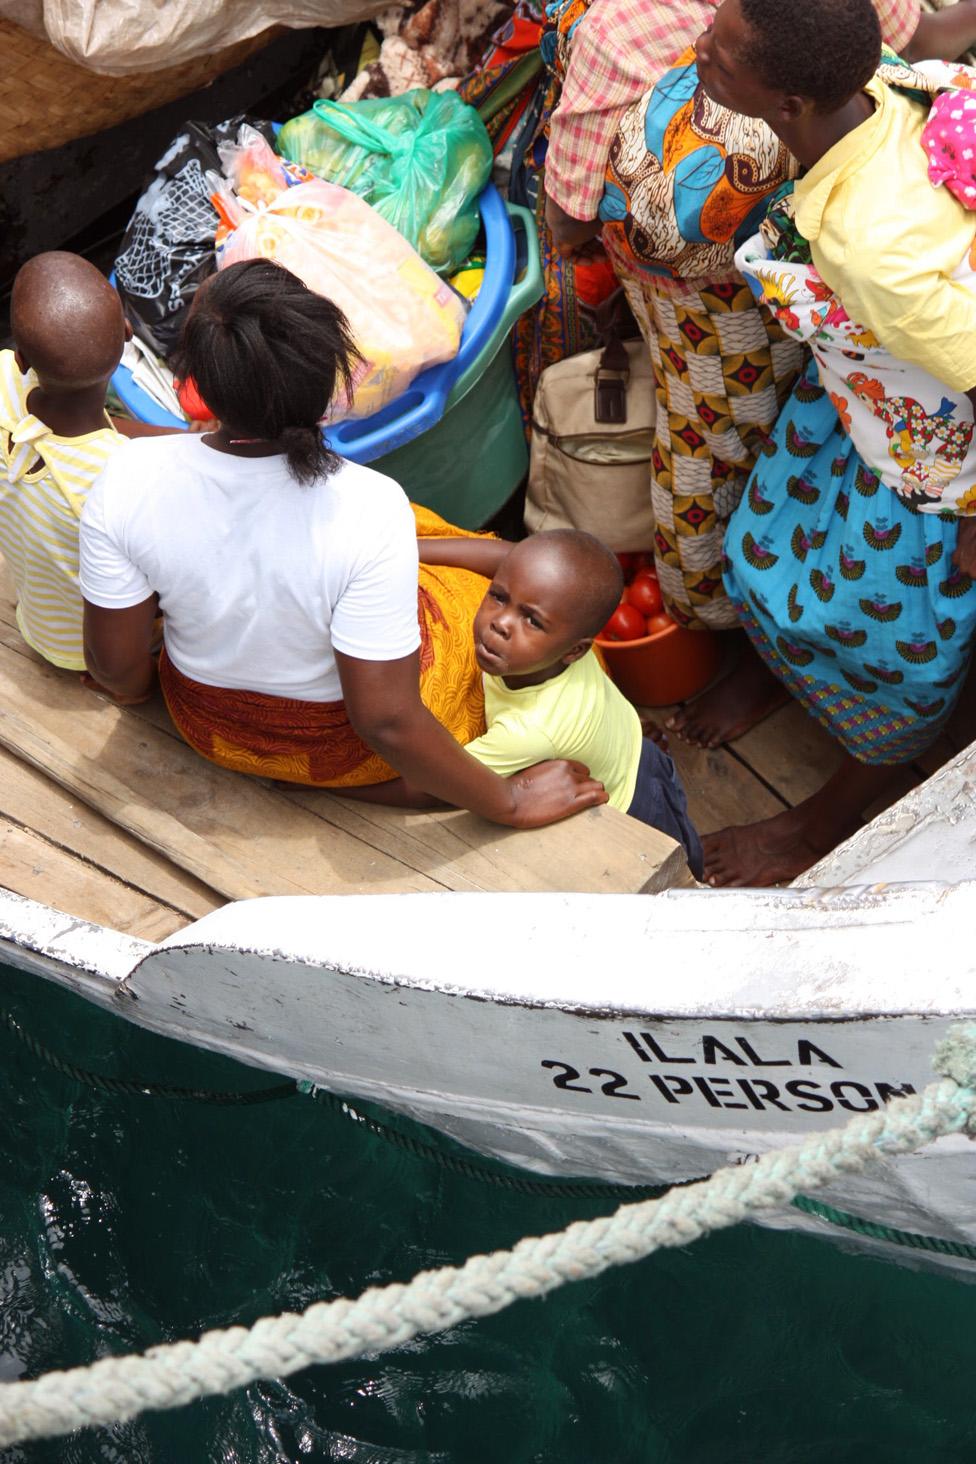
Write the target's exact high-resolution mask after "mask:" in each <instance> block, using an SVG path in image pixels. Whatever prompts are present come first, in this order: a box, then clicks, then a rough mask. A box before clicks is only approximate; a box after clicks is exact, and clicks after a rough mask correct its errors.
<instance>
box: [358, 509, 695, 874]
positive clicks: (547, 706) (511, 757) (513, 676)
mask: <svg viewBox="0 0 976 1464" xmlns="http://www.w3.org/2000/svg"><path fill="white" fill-rule="evenodd" d="M419 550H420V558H421V559H422V560H423V561H424V563H426V564H452V565H456V566H457V567H458V568H461V569H470V570H473V571H474V572H475V573H478V574H483V575H485V576H486V577H488V578H489V579H490V581H491V583H490V584H489V586H488V590H487V592H486V594H485V598H484V600H483V601H482V603H481V607H480V609H479V610H478V613H477V615H476V617H475V622H474V643H475V655H476V656H477V659H478V664H479V666H480V667H481V670H482V671H483V673H484V684H485V721H486V723H487V731H486V732H485V733H484V735H483V736H481V737H478V738H477V739H476V740H475V741H474V742H469V743H468V745H467V750H468V752H469V753H471V755H472V756H473V757H476V758H477V759H478V761H479V762H482V763H484V764H485V765H486V766H487V767H490V768H491V769H492V770H493V772H496V773H499V774H501V775H502V776H503V777H504V776H511V775H512V774H515V773H518V772H521V771H522V770H523V769H524V768H528V767H533V766H534V765H535V764H536V763H541V762H546V761H548V760H549V759H550V758H569V759H572V760H574V761H576V762H580V763H584V764H585V765H586V767H588V768H589V770H590V776H591V777H593V778H596V779H598V781H599V782H601V783H602V784H603V786H604V788H605V789H606V791H607V799H608V802H609V803H610V804H612V806H613V807H614V808H618V809H620V810H621V812H623V813H629V814H630V815H631V817H632V818H639V819H640V820H641V821H642V822H644V823H647V824H650V825H652V826H653V827H654V828H656V829H660V830H661V831H662V832H663V833H665V834H669V835H670V836H671V838H673V839H676V840H677V842H678V843H680V844H682V845H683V846H684V849H685V853H686V854H687V856H688V864H689V867H690V868H691V870H692V873H693V874H694V875H695V876H696V877H697V878H700V877H701V873H702V850H701V841H700V840H699V837H698V834H697V833H696V831H695V829H694V826H693V825H692V823H691V820H690V819H689V817H688V807H687V803H686V800H685V793H684V789H683V788H682V786H681V783H680V781H679V779H678V775H677V772H676V771H675V767H674V764H673V762H672V761H671V759H670V757H668V755H667V753H666V752H664V751H663V750H662V749H661V748H660V747H659V746H658V745H657V744H656V743H655V742H654V741H653V740H652V739H651V738H649V737H644V735H643V732H642V728H641V723H640V718H639V717H638V715H637V712H636V710H635V709H634V707H633V706H632V705H631V704H630V702H629V701H627V699H626V697H625V696H624V695H623V694H622V692H620V691H618V690H617V688H616V686H614V684H613V682H612V681H611V680H610V677H609V676H608V675H607V674H606V672H605V671H604V669H603V667H602V666H601V664H600V661H599V660H598V658H597V655H596V652H595V651H594V649H593V639H594V637H595V636H596V634H597V632H598V631H599V630H600V629H601V628H602V627H603V626H604V625H605V624H606V622H607V620H608V619H609V617H610V615H611V614H612V613H613V610H614V608H615V607H616V605H617V603H618V602H619V600H620V592H621V590H622V588H623V575H622V573H621V569H620V565H619V563H618V561H617V558H616V555H614V554H613V553H612V551H611V550H609V549H608V548H607V547H606V545H605V544H602V543H601V542H600V540H599V539H595V538H594V537H593V535H592V534H584V533H581V532H579V531H578V530H576V529H555V530H552V531H551V532H548V533H541V534H534V535H532V537H531V538H529V539H525V540H523V541H522V542H521V543H519V544H514V545H511V544H505V543H502V542H500V541H499V540H497V539H488V538H481V539H475V538H472V539H464V538H456V539H421V540H420V541H419ZM383 790H384V792H385V793H386V794H387V795H389V794H390V793H391V791H392V790H390V788H389V785H387V784H384V785H383ZM413 791H414V790H407V797H405V798H396V793H395V791H392V796H393V799H394V800H395V801H400V802H410V803H412V802H415V801H416V802H420V801H421V800H420V799H416V800H415V798H414V796H413ZM384 801H385V800H384Z"/></svg>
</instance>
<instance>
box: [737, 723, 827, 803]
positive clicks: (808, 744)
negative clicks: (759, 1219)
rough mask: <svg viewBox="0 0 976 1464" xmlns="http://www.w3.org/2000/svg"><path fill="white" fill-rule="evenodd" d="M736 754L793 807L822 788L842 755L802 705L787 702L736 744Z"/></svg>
mask: <svg viewBox="0 0 976 1464" xmlns="http://www.w3.org/2000/svg"><path fill="white" fill-rule="evenodd" d="M732 745H733V747H734V749H735V752H736V754H737V755H738V756H739V757H741V758H742V760H743V761H744V762H746V763H748V765H749V766H750V767H751V768H753V769H754V770H755V771H756V772H757V773H759V774H760V776H761V777H762V778H763V780H764V781H765V782H767V783H769V784H770V786H771V787H773V788H775V790H776V792H777V793H778V795H779V796H780V798H782V799H784V800H785V802H787V803H788V804H789V805H790V806H791V807H792V806H794V805H795V804H797V803H802V802H803V800H804V798H809V797H810V795H811V793H816V792H817V790H818V789H819V788H822V787H823V785H824V783H826V781H827V779H828V778H829V777H830V776H831V774H832V773H834V772H836V770H837V768H838V766H839V765H840V762H841V758H842V756H843V753H842V751H841V747H840V744H839V743H837V742H835V741H834V739H833V738H832V737H831V735H830V733H829V732H828V731H827V730H826V729H825V728H824V727H822V726H821V725H820V723H819V722H817V721H815V720H814V718H813V717H811V716H809V715H808V714H807V713H806V712H805V711H804V710H803V708H802V707H801V706H800V704H799V702H788V703H787V705H786V706H785V707H780V709H779V711H777V712H774V713H773V715H772V716H771V717H767V718H766V720H765V721H764V722H760V723H759V725H758V726H757V727H753V728H752V730H751V732H747V733H746V734H745V736H744V737H740V738H739V739H738V741H736V742H734V743H733V744H732Z"/></svg>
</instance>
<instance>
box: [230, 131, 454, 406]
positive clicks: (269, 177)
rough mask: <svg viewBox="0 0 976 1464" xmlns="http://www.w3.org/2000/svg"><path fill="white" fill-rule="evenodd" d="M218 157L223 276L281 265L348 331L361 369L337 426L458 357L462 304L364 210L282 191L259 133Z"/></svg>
mask: <svg viewBox="0 0 976 1464" xmlns="http://www.w3.org/2000/svg"><path fill="white" fill-rule="evenodd" d="M220 155H221V159H222V161H223V163H224V167H225V169H226V171H227V172H228V174H229V176H230V177H231V178H232V179H233V181H234V185H235V192H234V193H233V194H232V193H230V192H229V191H228V192H227V193H225V194H224V195H222V197H221V206H222V207H221V211H222V212H224V213H226V214H227V215H228V217H229V219H230V221H231V222H232V223H233V224H234V225H235V227H234V228H233V230H232V232H231V233H229V234H228V235H227V236H226V238H224V239H223V240H221V238H220V233H218V260H217V264H218V268H219V269H226V268H227V266H228V265H230V264H237V263H239V261H240V260H242V259H254V258H257V257H261V258H264V259H274V260H277V262H278V263H279V264H283V265H284V266H285V267H286V269H290V270H291V272H292V274H296V275H298V277H299V279H301V280H304V282H305V284H306V285H308V287H309V289H311V290H315V291H316V292H317V293H318V294H320V295H325V296H327V297H328V299H330V300H332V301H334V303H335V304H336V305H338V306H339V308H340V309H341V310H342V311H343V313H344V314H345V316H346V318H347V320H348V321H349V324H350V326H351V327H352V332H353V336H354V338H355V341H356V345H357V346H358V348H359V350H360V352H361V353H362V356H363V358H364V359H363V364H362V366H361V367H360V368H359V369H358V371H357V373H356V377H355V380H354V385H353V391H354V396H353V402H352V405H351V406H350V407H346V406H345V405H344V404H343V403H341V402H337V403H336V406H335V409H334V410H333V412H332V413H331V414H330V417H331V420H332V421H341V420H342V418H344V417H369V416H371V415H372V414H373V413H374V412H378V411H379V410H380V409H381V408H382V407H385V406H386V404H387V403H388V402H391V401H392V400H393V399H394V397H397V396H399V395H400V393H401V392H403V391H405V390H406V388H407V387H408V386H409V385H410V383H411V381H413V379H414V377H415V376H416V375H417V374H418V372H420V371H423V370H424V369H425V367H427V366H434V365H436V364H437V363H438V362H440V361H449V360H451V358H452V357H453V356H455V355H457V350H458V346H459V344H460V341H461V331H462V328H463V326H464V317H465V310H464V306H463V304H462V303H461V301H460V300H459V299H458V297H457V295H456V294H455V293H454V291H453V290H452V289H451V288H450V287H449V286H448V285H446V284H445V283H444V281H443V280H441V279H439V278H438V277H437V275H436V274H435V273H434V271H433V270H432V269H431V268H430V266H429V265H426V264H425V263H424V261H423V260H422V259H421V258H420V255H419V254H418V253H417V252H416V250H414V249H412V248H411V247H410V245H409V244H408V243H407V241H406V240H405V239H404V238H403V236H402V235H401V234H398V233H397V231H396V230H395V229H394V228H393V227H392V226H391V225H390V224H388V223H387V222H386V220H385V219H382V218H381V217H380V215H379V214H378V213H377V212H376V210H375V209H373V208H371V207H370V206H369V204H368V203H364V202H363V200H362V199H361V198H357V197H356V195H355V194H354V193H350V192H349V190H348V189H346V188H339V187H338V186H337V185H336V184H334V183H326V182H324V181H323V180H321V179H319V178H316V179H313V180H312V181H310V182H305V183H297V184H295V185H294V186H293V187H287V186H281V185H283V184H284V182H285V173H284V169H283V166H282V162H281V159H280V158H276V157H275V155H274V153H273V152H272V151H271V149H270V147H268V144H267V143H266V142H265V141H264V139H263V138H262V137H261V136H260V135H259V134H258V133H257V132H255V131H254V129H253V128H249V127H243V128H242V129H241V138H240V145H239V146H237V147H226V146H225V147H222V148H221V149H220ZM279 188H280V191H277V190H278V189H279Z"/></svg>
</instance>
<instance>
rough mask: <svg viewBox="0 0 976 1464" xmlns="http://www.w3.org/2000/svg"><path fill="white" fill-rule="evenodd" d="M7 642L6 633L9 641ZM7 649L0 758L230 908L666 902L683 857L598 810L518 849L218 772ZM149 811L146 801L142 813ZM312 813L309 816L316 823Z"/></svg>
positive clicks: (471, 832) (449, 822)
mask: <svg viewBox="0 0 976 1464" xmlns="http://www.w3.org/2000/svg"><path fill="white" fill-rule="evenodd" d="M8 629H9V627H8ZM4 640H5V637H4V636H0V745H2V746H5V747H7V748H8V749H9V750H11V751H12V752H14V753H15V754H16V755H17V756H18V757H20V758H22V759H24V760H26V761H27V762H29V763H31V764H32V765H33V766H34V767H36V768H38V769H40V770H42V771H43V772H45V773H47V774H48V775H49V776H50V777H52V778H53V779H54V780H55V781H56V782H57V783H59V784H60V785H61V786H62V787H63V788H66V789H68V790H69V791H70V793H71V794H72V795H73V796H74V797H76V798H79V799H81V800H82V801H83V802H85V803H86V804H88V805H89V806H90V807H92V808H94V809H96V810H97V811H98V812H100V813H102V814H104V815H105V816H106V817H107V818H108V819H109V820H111V821H112V822H113V823H115V824H117V825H118V826H119V827H121V828H123V829H125V830H127V831H128V832H129V833H131V834H133V835H135V836H136V837H137V838H138V839H140V840H142V841H143V842H144V843H146V844H147V845H148V846H149V847H150V848H152V849H155V850H156V851H158V852H159V853H161V854H163V855H165V856H166V857H167V858H169V859H170V860H172V861H174V862H175V863H177V864H178V865H179V866H180V867H181V868H182V869H184V870H186V871H187V872H189V873H190V874H192V875H194V876H195V877H196V878H197V879H200V880H203V881H205V882H206V883H207V884H208V885H210V886H211V887H212V888H213V889H215V890H217V891H219V892H220V894H222V895H223V896H225V897H226V898H228V899H246V898H249V897H252V896H257V895H266V894H310V893H317V894H324V893H329V894H351V893H378V892H384V893H393V892H403V891H417V890H436V889H442V890H443V889H468V890H470V889H479V890H482V889H483V890H498V889H506V890H520V889H536V890H577V889H580V890H604V891H624V892H626V891H632V892H635V891H638V890H642V889H656V888H664V887H667V886H670V885H673V884H680V883H683V882H685V881H686V880H687V878H688V876H687V873H686V870H685V866H684V862H683V858H682V857H681V856H680V855H678V854H676V853H675V849H676V846H674V845H673V844H672V843H671V841H670V840H667V839H665V838H664V837H663V836H662V835H660V834H658V833H657V832H656V831H655V830H652V829H648V828H647V827H646V826H645V825H643V824H639V823H637V822H636V821H634V820H631V819H628V818H626V816H625V815H623V814H617V813H615V812H614V811H613V810H607V809H601V810H598V811H595V812H594V813H592V814H588V815H586V817H587V819H588V828H587V834H586V838H585V839H584V840H581V838H580V831H579V826H578V824H577V825H576V826H575V827H573V828H570V827H569V826H568V825H555V826H553V827H552V828H549V829H541V830H536V831H533V832H531V833H519V834H515V833H514V832H513V831H511V830H505V829H500V828H498V827H495V826H493V825H490V824H487V823H485V822H484V821H483V820H480V819H476V818H474V817H473V816H472V815H470V814H465V813H461V812H457V813H443V814H442V813H436V814H420V815H414V816H409V815H404V814H403V813H397V812H396V811H394V810H378V809H375V808H371V811H370V814H369V815H367V814H365V813H364V812H363V810H364V809H366V808H370V805H363V804H353V803H350V802H349V801H347V800H343V799H341V798H337V797H335V796H334V795H330V794H328V793H325V792H313V791H311V790H288V791H285V790H283V789H280V788H276V787H273V786H269V785H267V784H266V783H264V782H263V780H259V779H253V778H244V777H241V776H240V775H238V774H234V773H228V772H225V771H224V770H223V769H220V768H216V767H214V766H213V765H212V764H210V763H208V762H206V761H205V760H204V759H202V758H200V757H198V755H197V754H196V753H194V752H193V751H192V749H190V748H189V747H187V746H186V744H185V743H184V742H183V741H182V740H181V739H180V738H179V737H178V736H177V735H176V734H175V732H174V731H173V729H172V727H170V726H166V727H165V728H162V727H157V726H156V725H154V720H153V719H154V717H155V716H158V715H165V714H164V713H161V712H160V710H159V709H158V708H157V709H156V711H155V712H154V713H153V714H152V715H151V716H150V717H149V718H147V717H146V716H145V715H144V716H142V717H139V716H136V715H133V711H132V710H124V709H121V708H119V707H117V706H116V705H115V704H114V703H113V702H111V701H110V700H108V699H107V698H103V697H99V696H97V695H95V694H93V693H92V692H90V691H88V690H86V689H85V688H84V687H82V686H81V684H80V683H79V681H78V680H77V679H75V678H73V677H71V676H68V675H65V673H63V672H59V671H58V670H56V669H55V668H54V667H51V666H48V665H47V664H46V663H44V662H41V661H40V660H39V658H37V657H34V656H33V655H31V654H30V653H28V654H25V653H24V652H25V651H26V650H27V649H28V648H26V647H24V648H22V646H17V647H16V648H15V647H14V646H13V645H7V644H5V643H3V641H4ZM150 800H151V801H150ZM313 810H314V811H313Z"/></svg>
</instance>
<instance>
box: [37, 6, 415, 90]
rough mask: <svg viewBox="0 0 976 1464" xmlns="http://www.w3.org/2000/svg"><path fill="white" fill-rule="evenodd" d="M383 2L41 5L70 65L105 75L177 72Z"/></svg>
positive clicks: (367, 11)
mask: <svg viewBox="0 0 976 1464" xmlns="http://www.w3.org/2000/svg"><path fill="white" fill-rule="evenodd" d="M388 3H389V0H43V4H44V28H45V30H46V31H47V35H48V39H49V40H50V42H51V44H52V45H53V46H56V47H57V49H58V50H59V51H61V52H63V53H64V55H65V56H70V57H71V59H72V61H77V62H79V63H80V64H81V65H82V66H87V67H89V68H90V69H91V70H92V71H101V72H104V73H105V74H106V75H108V76H127V75H131V74H132V73H134V72H139V71H153V70H156V69H157V68H158V67H165V66H178V65H180V64H181V63H182V62H185V61H193V60H195V59H196V58H197V57H198V56H204V55H207V54H208V53H210V52H213V51H220V50H222V49H223V48H224V47H225V46H230V45H233V44H234V42H236V41H245V40H247V39H248V38H249V37H250V36H256V35H258V34H259V32H261V31H263V30H267V28H268V27H269V26H272V25H286V26H292V27H294V28H296V29H301V28H302V27H303V26H319V25H324V26H337V25H345V24H347V22H349V21H352V20H362V19H364V18H365V17H366V16H369V15H375V14H376V12H377V11H378V10H383V9H384V8H385V6H386V5H387V4H388Z"/></svg>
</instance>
